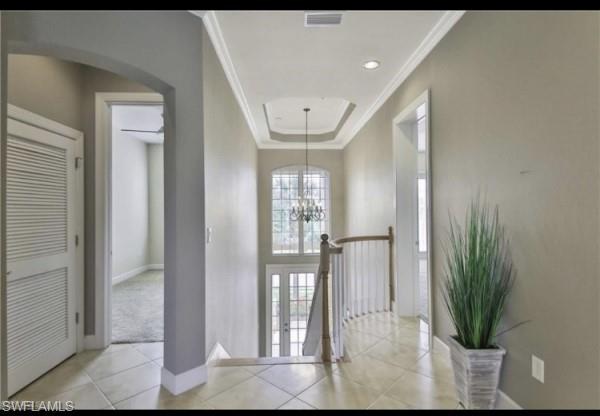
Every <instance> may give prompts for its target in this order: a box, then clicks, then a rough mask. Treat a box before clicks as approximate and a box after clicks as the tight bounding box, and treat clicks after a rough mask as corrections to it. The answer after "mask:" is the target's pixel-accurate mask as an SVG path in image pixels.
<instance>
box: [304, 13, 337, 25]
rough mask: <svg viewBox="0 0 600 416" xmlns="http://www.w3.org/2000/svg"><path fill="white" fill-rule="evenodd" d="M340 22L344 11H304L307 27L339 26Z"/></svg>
mask: <svg viewBox="0 0 600 416" xmlns="http://www.w3.org/2000/svg"><path fill="white" fill-rule="evenodd" d="M340 23H342V12H334V11H329V12H325V11H318V12H304V26H306V27H322V26H337V25H339V24H340Z"/></svg>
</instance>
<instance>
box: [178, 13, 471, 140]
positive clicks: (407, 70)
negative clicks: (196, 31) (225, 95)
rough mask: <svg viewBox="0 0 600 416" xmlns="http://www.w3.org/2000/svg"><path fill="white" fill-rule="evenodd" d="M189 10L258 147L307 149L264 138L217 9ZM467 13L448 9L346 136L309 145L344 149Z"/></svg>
mask: <svg viewBox="0 0 600 416" xmlns="http://www.w3.org/2000/svg"><path fill="white" fill-rule="evenodd" d="M189 12H190V13H192V14H193V15H195V16H197V17H199V18H201V19H202V22H203V24H204V27H205V28H206V31H207V32H208V36H209V37H210V40H211V42H212V45H213V47H214V48H215V51H216V53H217V56H218V57H219V61H220V62H221V66H222V67H223V71H224V72H225V75H226V77H227V80H228V81H229V85H230V87H231V89H232V90H233V94H234V95H235V98H236V100H237V102H238V104H239V106H240V109H241V111H242V113H243V115H244V118H245V119H246V123H247V124H248V128H249V129H250V132H251V133H252V136H253V137H254V141H255V142H256V145H257V146H258V148H259V149H304V144H303V143H284V142H281V143H278V142H273V141H265V140H262V139H261V138H260V137H259V135H258V131H257V127H256V123H255V121H254V117H253V116H252V111H251V110H250V105H249V104H248V100H247V98H246V94H245V93H244V89H243V87H242V84H241V82H240V80H239V78H238V75H237V72H236V70H235V65H234V63H233V61H232V59H231V55H230V54H229V48H228V46H227V43H226V41H225V38H224V36H223V32H222V30H221V26H220V25H219V21H218V19H217V15H216V13H215V11H214V10H190V11H189ZM464 14H465V11H464V10H449V11H446V12H445V13H444V14H443V15H442V17H441V18H440V20H439V21H438V22H437V23H436V24H435V26H434V27H433V28H432V29H431V31H429V33H428V34H427V36H425V38H424V39H423V41H422V42H421V43H420V44H419V46H418V47H417V48H416V49H415V51H414V52H413V53H412V54H411V55H410V57H409V58H408V60H407V61H406V63H405V64H404V65H403V66H402V67H401V68H400V71H399V72H398V73H397V74H396V75H395V76H394V78H392V80H391V81H390V82H389V83H388V84H387V85H386V87H385V88H384V89H383V91H381V93H380V94H379V95H378V96H377V98H376V99H375V101H374V102H373V103H372V104H371V106H370V107H369V109H368V110H367V111H366V112H365V113H364V114H363V116H362V117H361V118H360V119H359V120H358V121H357V122H356V123H355V124H354V125H353V126H352V129H351V130H350V132H349V133H348V134H347V135H346V136H344V137H341V136H338V137H336V138H335V139H334V140H332V141H331V142H324V143H316V144H313V145H311V146H309V147H310V148H314V149H343V148H344V147H345V146H346V145H347V144H348V143H350V141H351V140H352V139H353V138H354V136H356V134H357V133H358V132H359V131H360V129H362V128H363V126H364V125H365V124H366V123H367V122H368V121H369V120H370V119H371V117H373V115H374V114H375V113H376V112H377V110H379V108H380V107H381V106H382V105H383V104H384V103H385V101H386V100H387V99H388V98H389V97H390V96H391V95H392V94H393V93H394V91H396V89H398V87H399V86H400V85H401V84H402V83H403V82H404V81H405V80H406V79H407V78H408V76H409V75H410V74H411V73H412V72H413V71H414V70H415V69H416V68H417V66H418V65H419V64H420V63H421V62H422V61H423V59H425V58H426V57H427V55H429V53H430V52H431V51H432V50H433V48H434V47H435V46H436V45H437V44H438V43H439V41H440V40H441V39H442V38H443V37H444V36H445V35H446V33H448V31H450V29H451V28H452V27H453V26H454V25H455V24H456V22H458V20H459V19H460V18H461V17H462V16H463V15H464Z"/></svg>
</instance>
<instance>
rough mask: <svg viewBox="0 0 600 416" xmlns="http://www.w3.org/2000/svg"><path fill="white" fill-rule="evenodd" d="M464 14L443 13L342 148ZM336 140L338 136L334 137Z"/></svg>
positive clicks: (461, 11) (342, 142)
mask: <svg viewBox="0 0 600 416" xmlns="http://www.w3.org/2000/svg"><path fill="white" fill-rule="evenodd" d="M464 14H465V11H464V10H451V11H447V12H446V13H444V15H443V16H442V17H441V18H440V20H439V21H438V22H437V23H436V24H435V26H434V27H433V28H432V29H431V31H429V33H428V34H427V36H425V39H423V41H422V42H421V44H420V45H419V46H418V47H417V49H416V50H415V51H414V52H413V53H412V54H411V55H410V57H409V58H408V60H407V61H406V63H405V64H404V65H402V68H400V71H399V72H398V73H397V74H396V76H395V77H394V78H393V79H392V80H391V81H390V82H389V83H388V84H387V85H386V87H385V88H384V89H383V91H382V92H381V93H380V94H379V96H378V97H377V98H376V99H375V101H374V102H373V104H371V106H370V107H369V109H368V110H367V111H366V112H365V114H363V116H362V117H361V118H360V119H359V120H358V121H357V122H356V123H355V124H354V126H352V130H351V131H350V133H349V134H348V135H347V136H346V137H343V138H342V139H341V141H340V145H341V147H342V148H344V147H345V146H346V145H347V144H348V143H350V141H351V140H352V139H353V138H354V136H356V134H357V133H358V132H359V131H360V129H362V128H363V127H364V125H365V124H367V122H368V121H369V120H370V119H371V117H373V115H374V114H375V113H376V112H377V110H379V108H380V107H381V106H382V105H383V104H384V103H385V102H386V100H387V99H388V98H389V97H390V96H391V95H392V94H393V93H394V91H396V89H398V87H399V86H400V85H401V84H402V83H403V82H404V81H406V79H407V78H408V76H409V75H410V74H411V73H412V72H413V71H414V70H415V69H416V68H417V66H419V64H420V63H421V62H422V61H423V60H424V59H425V58H426V57H427V55H429V52H431V51H432V50H433V48H435V46H436V45H437V44H438V43H439V41H440V40H442V38H443V37H444V36H445V35H446V33H448V31H450V29H451V28H452V27H453V26H454V25H455V24H456V22H458V20H459V19H460V18H461V17H462V16H463V15H464ZM335 140H336V141H338V140H339V137H336V139H335Z"/></svg>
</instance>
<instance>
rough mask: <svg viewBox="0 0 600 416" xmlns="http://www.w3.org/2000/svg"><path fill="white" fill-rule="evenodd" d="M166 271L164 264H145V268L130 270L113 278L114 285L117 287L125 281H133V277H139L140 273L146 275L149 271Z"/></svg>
mask: <svg viewBox="0 0 600 416" xmlns="http://www.w3.org/2000/svg"><path fill="white" fill-rule="evenodd" d="M164 269H165V265H164V264H145V265H143V266H140V267H136V268H135V269H133V270H129V271H128V272H125V273H121V274H120V275H118V276H114V277H113V278H112V282H111V283H112V285H113V286H114V285H116V284H118V283H121V282H124V281H125V280H129V279H131V278H132V277H133V276H137V275H138V274H140V273H144V272H147V271H148V270H164Z"/></svg>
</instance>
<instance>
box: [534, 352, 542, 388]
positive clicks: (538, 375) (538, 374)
mask: <svg viewBox="0 0 600 416" xmlns="http://www.w3.org/2000/svg"><path fill="white" fill-rule="evenodd" d="M531 376H532V377H533V378H535V379H536V380H537V381H539V382H540V383H543V382H544V360H542V359H540V358H538V357H536V356H535V355H533V354H532V355H531Z"/></svg>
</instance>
